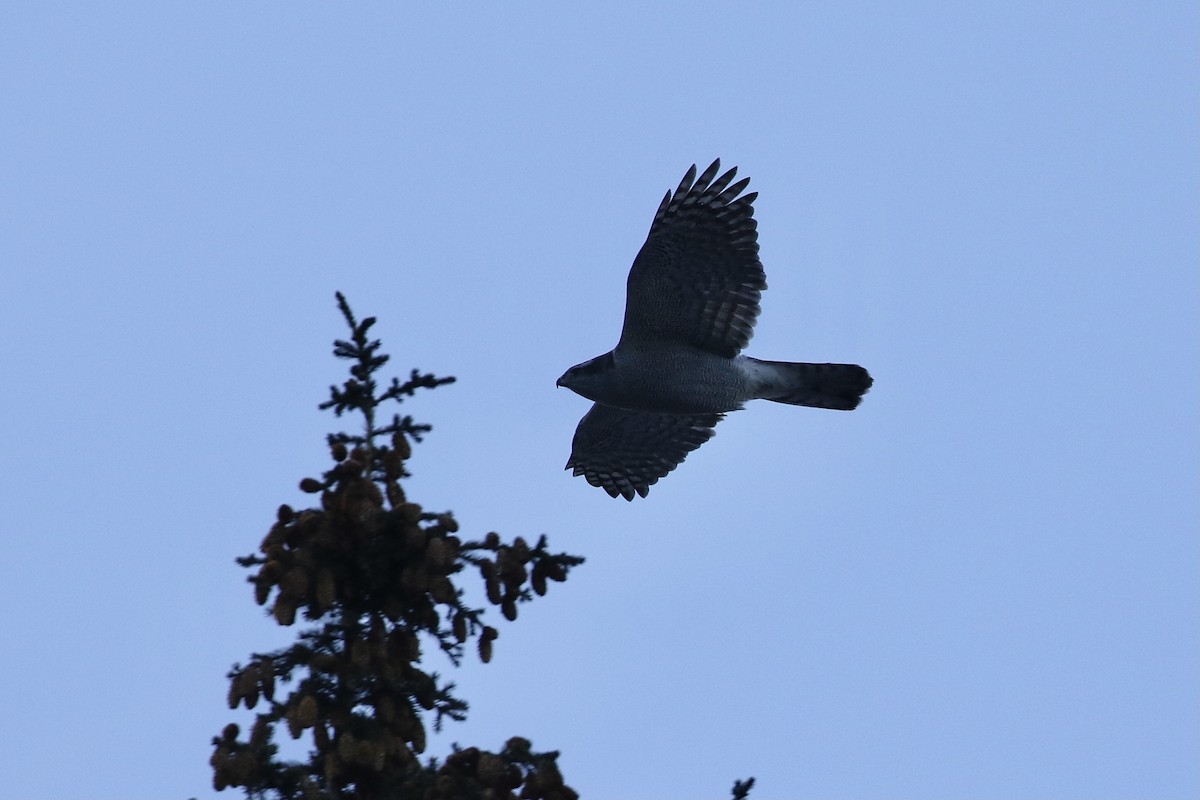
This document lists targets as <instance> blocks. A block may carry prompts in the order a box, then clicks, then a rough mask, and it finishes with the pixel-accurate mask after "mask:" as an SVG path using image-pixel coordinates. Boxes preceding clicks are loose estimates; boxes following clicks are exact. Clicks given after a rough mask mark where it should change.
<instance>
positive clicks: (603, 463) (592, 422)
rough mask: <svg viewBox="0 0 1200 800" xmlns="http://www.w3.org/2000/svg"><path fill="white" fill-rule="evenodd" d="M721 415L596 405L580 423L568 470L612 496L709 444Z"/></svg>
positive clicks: (640, 490) (651, 479) (639, 488)
mask: <svg viewBox="0 0 1200 800" xmlns="http://www.w3.org/2000/svg"><path fill="white" fill-rule="evenodd" d="M722 416H723V415H721V414H656V413H654V412H650V411H626V410H625V409H622V408H616V407H614V406H606V405H601V404H600V403H596V404H594V405H593V406H592V410H591V411H589V412H588V413H587V414H585V415H584V417H583V419H581V420H580V421H579V427H577V428H576V429H575V438H574V440H573V441H572V442H571V458H570V459H569V460H568V461H567V469H569V470H573V471H574V472H573V474H575V475H582V476H584V477H585V478H587V482H588V483H590V484H591V485H592V486H599V487H600V488H601V489H603V490H604V491H606V492H608V493H609V494H610V495H611V496H613V497H616V496H617V495H621V496H622V497H624V498H625V499H626V500H632V499H633V495H634V493H635V492H636V493H637V494H640V495H641V496H642V497H645V496H646V494H647V492H649V491H650V486H651V485H652V484H654V483H655V482H657V481H658V479H659V478H661V477H662V476H664V475H666V474H667V473H668V472H670V471H671V470H673V469H675V467H677V466H678V465H679V463H680V462H682V461H683V459H685V458H686V457H687V454H688V453H690V452H692V451H693V450H695V449H696V448H697V447H699V446H700V445H702V444H704V443H705V442H707V441H708V440H709V439H710V438H711V437H712V435H713V426H714V425H716V424H717V423H718V422H719V421H720V420H721V417H722Z"/></svg>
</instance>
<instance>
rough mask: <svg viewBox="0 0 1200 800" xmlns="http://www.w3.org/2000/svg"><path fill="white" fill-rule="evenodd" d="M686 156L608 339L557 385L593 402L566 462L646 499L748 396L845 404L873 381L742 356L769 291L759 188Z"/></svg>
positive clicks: (839, 370)
mask: <svg viewBox="0 0 1200 800" xmlns="http://www.w3.org/2000/svg"><path fill="white" fill-rule="evenodd" d="M720 169H721V161H720V159H717V160H716V161H714V162H713V163H712V165H711V166H710V167H709V168H708V169H706V170H704V172H703V173H702V174H701V175H700V177H699V178H697V177H696V166H695V165H694V164H693V165H692V167H691V169H689V170H688V171H687V174H686V175H684V176H683V180H682V181H680V183H679V187H678V188H676V189H675V191H674V192H667V196H666V197H664V198H663V201H662V203H660V204H659V206H658V211H657V212H656V213H655V215H654V222H653V223H652V224H651V225H650V233H649V235H648V236H647V237H646V243H645V244H643V245H642V249H641V250H640V251H639V252H638V254H637V258H635V259H634V261H633V268H632V269H630V270H629V281H628V283H627V285H626V301H625V324H624V327H623V328H622V329H621V338H620V340H619V341H618V342H617V346H616V347H614V348H613V349H612V350H611V351H610V352H607V353H605V354H604V355H602V356H597V357H596V358H593V359H591V360H590V361H585V362H583V363H582V364H577V365H576V366H574V367H571V368H570V369H569V370H567V371H566V372H565V373H563V376H562V377H561V378H559V379H558V385H559V386H565V387H567V388H568V389H571V390H572V391H574V392H576V393H578V394H580V395H583V396H584V397H586V398H587V399H589V400H592V401H594V404H593V405H592V408H591V410H590V411H588V413H587V414H585V415H584V417H583V419H582V420H580V421H579V427H578V428H576V430H575V438H574V440H573V441H572V443H571V458H570V459H569V460H568V461H567V466H566V468H567V469H569V470H573V471H574V472H573V474H574V475H582V476H583V477H584V478H586V479H587V482H588V483H590V484H591V485H593V486H598V487H600V488H602V489H604V491H606V492H608V493H609V495H611V496H612V497H616V496H618V495H620V496H621V497H624V498H625V499H626V500H632V499H633V497H634V495H635V494H638V495H641V496H642V497H645V496H646V494H647V493H648V492H649V491H650V487H651V486H652V485H653V484H654V483H656V482H657V481H658V479H659V478H661V477H663V476H664V475H666V474H667V473H668V472H670V471H671V470H673V469H675V467H677V466H678V465H679V464H680V463H681V462H682V461H683V460H684V459H685V458H686V457H687V455H688V453H690V452H692V451H693V450H695V449H696V448H697V447H699V446H700V445H702V444H704V443H705V442H706V441H708V439H709V438H710V437H711V436H712V435H713V433H714V431H713V426H714V425H716V424H717V422H719V421H720V420H721V418H722V417H723V416H724V415H725V413H726V412H728V411H736V410H738V409H740V408H742V407H743V405H745V403H746V401H747V400H755V399H760V398H761V399H764V400H772V401H774V402H776V403H788V404H791V405H797V406H812V407H814V408H833V409H838V410H843V411H849V410H851V409H854V408H856V407H857V406H858V404H859V401H861V400H862V396H863V395H864V394H865V393H866V391H867V390H868V389H869V388H871V383H872V380H871V376H870V375H869V374H868V373H867V371H866V370H865V369H863V368H862V367H860V366H858V365H857V364H798V363H789V362H785V361H761V360H759V359H757V358H751V357H749V356H744V355H741V354H740V353H741V351H742V349H743V348H745V346H746V345H747V344H748V343H749V342H750V337H751V336H752V335H753V334H754V323H755V320H757V319H758V313H759V307H758V301H759V298H760V297H761V296H762V291H763V290H764V289H766V288H767V282H766V277H765V276H764V274H763V268H762V263H761V262H760V261H759V260H758V223H757V222H756V221H755V219H754V199H755V198H756V197H757V196H758V193H757V192H750V193H749V194H742V192H743V191H744V190H745V188H746V186H747V185H748V184H749V183H750V179H749V178H743V179H742V180H740V181H738V182H737V183H733V178H734V176H735V175H736V174H737V168H736V167H735V168H733V169H731V170H729V171H728V172H726V173H724V174H723V175H721V176H720V177H717V173H718V172H720Z"/></svg>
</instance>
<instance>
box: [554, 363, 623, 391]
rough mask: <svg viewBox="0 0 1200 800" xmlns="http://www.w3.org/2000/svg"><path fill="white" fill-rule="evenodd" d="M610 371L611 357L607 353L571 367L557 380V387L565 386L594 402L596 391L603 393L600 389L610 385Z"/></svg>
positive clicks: (611, 365) (611, 366)
mask: <svg viewBox="0 0 1200 800" xmlns="http://www.w3.org/2000/svg"><path fill="white" fill-rule="evenodd" d="M612 371H613V356H612V353H611V352H609V353H605V354H604V355H602V356H596V357H595V358H593V359H590V360H588V361H585V362H583V363H582V364H576V365H575V366H573V367H571V368H570V369H569V370H567V371H566V372H564V373H563V375H562V377H561V378H559V379H558V384H557V385H558V386H565V387H567V388H568V389H570V390H571V391H572V392H575V393H576V394H581V395H583V396H584V397H586V398H587V399H588V400H595V399H596V395H597V393H598V392H597V390H600V393H603V390H602V387H604V386H606V385H607V384H608V383H610V381H611V375H612Z"/></svg>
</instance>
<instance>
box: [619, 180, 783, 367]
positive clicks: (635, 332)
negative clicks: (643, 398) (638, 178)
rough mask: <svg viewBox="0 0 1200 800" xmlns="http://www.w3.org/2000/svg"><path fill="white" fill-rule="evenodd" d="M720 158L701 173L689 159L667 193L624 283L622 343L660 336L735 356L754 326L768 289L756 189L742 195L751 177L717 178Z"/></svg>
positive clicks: (666, 341) (645, 341)
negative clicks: (756, 217)
mask: <svg viewBox="0 0 1200 800" xmlns="http://www.w3.org/2000/svg"><path fill="white" fill-rule="evenodd" d="M720 169H721V161H720V159H718V160H716V161H714V162H713V163H712V166H710V167H709V168H708V169H706V170H704V173H703V174H702V175H701V176H700V177H699V179H697V178H696V167H695V165H693V166H692V168H691V169H689V170H688V172H687V174H686V175H684V176H683V181H682V182H680V184H679V187H678V188H677V189H676V190H675V191H674V192H673V193H672V192H668V193H667V196H666V197H665V198H663V201H662V204H660V205H659V207H658V212H657V213H656V214H655V215H654V223H653V224H652V225H651V226H650V234H649V235H648V236H647V237H646V243H645V244H644V245H642V249H641V251H639V252H638V255H637V258H636V259H634V262H633V268H632V269H631V270H630V271H629V282H628V284H627V286H626V293H627V294H626V300H625V326H624V328H623V329H622V331H621V341H620V343H619V344H618V345H617V348H618V349H620V348H621V347H623V346H624V347H635V348H636V347H641V346H644V345H646V344H650V345H653V344H655V343H658V342H662V343H664V344H689V345H692V346H695V347H700V348H702V349H704V350H708V351H711V352H713V353H716V354H717V355H721V356H726V357H730V358H731V357H733V356H735V355H737V353H738V351H740V350H741V349H742V348H743V347H745V346H746V344H747V343H748V342H749V341H750V337H751V336H752V335H753V333H754V321H755V320H756V319H757V318H758V301H759V297H760V296H761V293H762V290H763V289H766V288H767V281H766V277H765V276H764V275H763V268H762V263H761V262H760V261H759V260H758V230H757V228H758V223H757V222H755V220H754V206H753V202H754V198H756V197H757V196H758V193H757V192H751V193H750V194H747V195H743V196H741V197H738V195H739V194H741V192H742V190H743V189H745V188H746V185H747V184H748V183H749V182H750V179H749V178H743V179H742V180H740V181H738V182H737V183H734V184H732V185H731V184H730V182H731V181H732V180H733V177H734V175H736V174H737V168H734V169H731V170H729V171H728V172H726V173H725V174H724V175H722V176H721V177H719V178H716V180H713V178H714V177H716V174H717V172H718V171H719V170H720Z"/></svg>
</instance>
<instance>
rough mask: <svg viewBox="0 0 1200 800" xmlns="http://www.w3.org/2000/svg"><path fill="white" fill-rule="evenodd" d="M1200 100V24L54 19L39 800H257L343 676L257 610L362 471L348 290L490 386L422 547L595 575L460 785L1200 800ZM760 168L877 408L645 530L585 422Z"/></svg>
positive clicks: (767, 413) (634, 9) (786, 303)
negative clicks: (456, 541) (285, 680)
mask: <svg viewBox="0 0 1200 800" xmlns="http://www.w3.org/2000/svg"><path fill="white" fill-rule="evenodd" d="M1198 52H1200V7H1197V5H1196V4H1194V3H1186V2H1181V1H1179V0H1177V1H1175V2H1137V3H1134V2H1122V3H1117V2H1087V3H1083V2H1078V3H1075V2H1066V3H1045V2H1024V0H1017V1H1016V2H1014V0H1006V2H1002V3H1001V2H985V3H957V2H940V3H939V2H914V3H857V2H848V3H832V2H829V3H799V2H762V3H728V2H723V3H697V4H679V3H642V2H607V3H602V4H578V3H569V4H562V3H547V2H539V3H524V2H505V3H466V2H457V3H426V2H386V3H384V2H363V3H333V2H303V3H282V2H260V1H258V0H255V1H254V2H246V1H245V0H239V2H222V1H220V0H212V1H211V2H202V3H162V2H126V3H121V2H118V3H94V2H86V3H85V2H53V1H52V0H39V2H23V0H13V1H12V2H8V3H6V4H4V7H3V10H0V342H2V344H0V369H2V375H3V384H2V388H0V416H2V418H3V420H4V423H3V429H4V432H3V444H2V445H0V469H2V473H0V474H2V475H3V481H2V482H0V507H2V508H3V522H2V523H0V537H2V538H0V541H2V542H3V556H2V557H0V614H2V615H3V616H2V618H3V622H4V628H5V636H4V642H5V644H4V649H3V652H4V658H3V666H2V667H0V678H2V680H3V684H4V691H3V692H0V775H2V776H3V781H2V782H3V789H0V794H3V795H4V796H5V797H12V798H51V797H55V798H98V799H100V800H108V799H109V798H111V799H112V800H117V798H122V799H129V798H132V799H133V800H138V799H139V798H147V799H149V798H172V797H174V798H185V797H189V796H193V795H194V796H196V797H198V798H210V797H215V796H217V795H215V793H213V792H212V790H211V785H210V770H209V767H208V764H207V760H208V756H209V754H210V747H209V739H210V737H212V736H213V735H215V734H216V733H218V732H219V731H220V729H221V727H222V726H223V725H224V724H226V723H227V722H230V721H240V722H243V723H244V722H245V721H246V720H247V719H249V718H250V715H249V714H247V713H246V712H245V711H244V710H240V711H238V712H236V713H235V712H232V711H230V710H229V709H228V708H227V707H226V706H225V692H226V682H225V672H226V671H227V669H228V668H229V666H230V665H231V664H232V663H233V662H234V661H238V660H245V658H246V656H247V655H248V654H249V653H250V652H252V651H254V650H265V649H269V648H272V647H276V646H280V645H282V644H283V643H285V642H287V641H289V640H290V638H291V636H292V635H294V631H291V630H288V631H281V630H279V629H277V628H276V627H275V626H274V625H273V624H272V623H269V622H268V621H267V620H265V619H264V618H263V616H262V612H261V611H260V609H259V608H258V607H257V606H255V605H254V603H253V600H252V597H251V592H250V591H249V587H247V586H246V584H245V583H244V573H243V571H242V570H240V569H239V568H237V567H236V566H235V565H234V563H233V558H234V557H235V556H238V555H243V554H246V553H248V552H250V551H252V550H253V549H254V548H255V547H256V546H257V544H258V542H259V540H260V539H261V537H262V535H263V534H264V533H265V531H266V529H267V527H268V526H269V525H270V523H271V521H272V519H273V514H274V509H275V508H276V506H277V505H278V504H279V503H281V502H291V503H303V502H304V500H305V496H303V495H301V494H300V492H299V491H298V489H297V488H296V484H297V482H298V481H299V479H300V478H302V477H304V476H307V475H314V474H317V473H318V472H319V471H321V470H323V469H324V468H325V467H326V465H327V463H328V462H327V455H326V452H325V448H324V444H323V434H324V433H325V432H326V431H328V430H331V429H334V427H335V420H334V419H333V418H332V417H331V416H328V415H325V414H321V413H319V412H318V411H317V409H316V406H317V404H318V403H319V402H320V401H321V400H323V399H324V398H325V396H326V391H327V388H326V387H327V386H328V385H329V384H330V383H331V382H334V381H337V380H339V379H340V378H341V376H342V366H341V365H340V364H337V363H335V362H334V360H333V359H332V358H331V357H330V355H329V353H330V342H331V340H332V339H333V338H335V337H339V336H342V335H343V332H344V329H343V327H342V323H341V321H340V319H339V317H338V315H337V312H336V309H335V307H334V299H333V293H334V291H335V290H339V289H340V290H342V291H343V292H345V293H346V294H347V295H348V297H349V299H350V301H351V304H352V305H353V307H354V308H355V310H356V311H357V312H358V313H359V314H361V315H364V316H365V315H368V314H373V315H377V316H378V317H379V318H380V323H379V325H378V326H377V328H376V331H377V332H378V334H379V335H380V336H382V337H383V338H384V341H385V345H386V346H387V349H388V351H389V352H391V353H392V354H393V355H394V357H395V361H394V362H393V366H394V367H395V371H396V372H397V373H398V374H401V375H404V374H406V373H407V371H408V369H409V368H410V367H414V366H415V367H419V368H421V369H424V370H431V371H434V372H437V373H439V374H451V375H455V376H457V377H458V379H459V382H458V383H457V384H455V385H453V386H449V387H445V388H441V389H438V390H436V391H435V392H427V393H424V394H422V395H419V396H418V397H417V398H416V399H414V400H413V401H411V402H410V403H408V404H407V405H406V407H405V410H406V411H407V412H408V413H412V414H414V415H415V416H416V417H417V418H418V419H419V420H423V421H426V422H429V423H432V424H433V425H434V431H433V433H432V434H431V435H430V436H429V438H428V439H427V440H426V443H425V444H423V445H421V446H419V447H418V449H417V454H416V456H415V458H414V460H413V462H412V464H411V466H412V469H413V470H414V472H415V477H414V478H413V479H412V480H411V481H410V482H409V484H408V490H409V494H410V496H411V497H412V498H414V499H415V500H417V501H418V502H421V503H423V504H425V505H426V506H428V507H429V508H431V509H433V510H444V509H452V510H453V511H454V512H455V513H456V514H457V516H458V518H459V520H460V522H461V524H462V526H463V531H464V533H466V534H468V535H479V536H482V535H483V534H485V533H486V532H487V531H489V530H493V529H494V530H498V531H501V532H502V533H504V534H505V535H507V536H512V535H517V534H522V535H526V536H529V537H536V536H537V535H538V534H540V533H548V534H549V535H550V537H551V543H552V544H553V545H555V546H556V547H557V548H560V549H564V550H567V551H570V552H574V553H579V554H582V555H585V556H587V558H588V563H587V564H586V565H585V566H584V567H583V568H581V569H580V570H579V571H578V572H577V574H575V575H574V576H573V577H572V579H571V580H570V581H569V582H568V583H567V584H565V585H562V586H555V587H553V589H552V591H551V593H550V595H549V597H548V598H546V599H543V600H541V601H539V602H537V603H535V604H533V605H532V606H529V607H526V608H524V609H523V611H522V616H521V618H520V619H519V620H518V621H517V623H515V624H507V623H504V622H503V621H500V623H498V626H499V627H500V629H501V636H500V639H499V640H498V642H497V644H496V656H495V659H494V661H493V663H492V664H490V665H487V666H482V665H479V664H477V663H475V662H474V661H473V660H470V659H469V661H470V664H469V666H468V667H467V668H465V669H463V670H460V671H459V672H458V674H457V675H456V676H455V678H456V680H458V682H459V685H460V687H461V689H462V693H463V694H464V695H465V696H466V697H467V698H468V699H469V700H470V701H471V704H472V709H471V714H470V717H469V719H468V720H467V721H466V722H465V723H463V724H459V725H455V726H453V727H451V728H450V729H449V731H448V733H447V734H446V735H444V736H442V737H439V738H436V739H434V740H433V741H432V743H431V747H430V751H429V752H430V753H431V754H434V753H439V752H440V753H444V752H446V751H447V750H448V748H449V745H450V742H452V741H459V742H462V743H464V744H478V745H480V746H485V747H491V748H498V747H500V746H501V745H502V744H503V742H504V740H505V739H506V738H507V737H509V736H511V735H514V734H520V735H523V736H527V737H529V738H531V739H532V740H533V742H534V744H535V746H536V747H539V748H544V749H560V750H562V753H563V755H562V761H561V765H562V768H563V770H564V773H565V775H566V777H567V779H568V782H569V783H571V784H572V785H573V786H574V787H575V788H576V789H578V790H579V791H581V792H582V793H583V795H584V796H585V797H587V798H600V799H605V798H630V799H632V800H641V799H642V798H705V797H707V798H720V797H724V796H727V794H728V789H729V787H730V785H731V784H732V782H733V780H734V779H735V778H739V777H747V776H750V775H754V776H756V777H757V778H758V780H759V783H758V786H757V787H756V789H755V791H754V793H753V794H752V795H751V796H752V798H754V800H782V799H783V798H789V799H790V798H865V799H870V798H914V800H915V799H916V798H922V799H929V798H935V799H936V798H945V799H946V800H951V799H958V798H972V799H977V798H978V799H986V798H996V799H997V800H1006V799H1009V798H1023V799H1024V800H1041V799H1043V798H1045V799H1049V798H1056V799H1057V798H1080V799H1081V800H1082V799H1085V798H1086V799H1087V800H1097V799H1104V798H1156V799H1158V800H1175V799H1176V798H1178V799H1179V800H1183V799H1184V798H1195V797H1197V796H1200V500H1198V493H1200V490H1198V487H1200V144H1198V143H1200V73H1198V69H1197V60H1196V56H1197V53H1198ZM717 156H719V157H721V158H722V159H723V162H724V163H725V164H727V165H730V166H732V165H737V166H738V167H739V169H740V172H739V174H744V175H748V176H750V177H751V178H752V179H753V182H752V184H751V189H753V190H757V191H759V192H760V193H761V195H760V198H759V200H758V202H757V218H758V220H759V231H760V241H761V244H762V258H763V262H764V265H765V267H766V272H767V277H768V281H769V283H770V286H771V288H770V290H769V291H768V292H766V294H765V295H764V298H763V314H762V317H761V318H760V321H759V325H758V329H757V330H758V333H757V336H756V338H755V339H754V341H753V342H752V343H751V346H750V348H749V350H748V352H749V353H750V354H752V355H756V356H759V357H764V358H778V359H789V360H802V361H853V362H857V363H861V364H863V365H865V366H867V367H868V368H869V369H870V370H871V372H872V374H873V375H874V377H875V388H874V389H873V390H872V391H871V393H870V394H869V395H868V396H867V398H866V400H865V402H864V403H863V405H862V407H861V408H860V409H859V410H857V411H855V412H853V413H836V412H827V411H818V410H812V409H804V408H793V407H786V406H780V405H776V404H770V403H755V404H752V405H751V407H750V408H748V409H747V410H745V411H743V412H739V413H737V414H734V415H732V416H731V417H730V418H729V419H727V420H725V421H724V422H723V423H721V425H720V426H719V427H718V429H717V436H716V437H715V438H714V439H713V440H712V441H711V442H709V443H708V444H706V445H705V446H704V447H703V448H701V449H700V450H699V451H697V452H696V453H694V454H693V455H692V456H691V457H690V458H689V459H688V461H687V462H686V463H685V464H683V465H682V466H681V467H680V468H679V469H678V470H677V471H676V472H674V473H672V474H671V475H670V476H669V477H667V478H666V479H665V480H663V481H662V482H660V483H659V484H658V485H657V486H655V487H654V489H653V490H652V491H651V493H650V496H649V498H648V499H646V500H638V501H636V502H634V503H625V502H624V501H623V500H612V499H610V498H609V497H608V496H607V495H605V494H604V493H603V492H601V491H600V490H598V489H594V488H592V487H590V486H588V485H587V484H586V483H585V482H584V481H583V480H582V479H578V478H572V477H571V476H570V474H569V473H567V472H564V471H563V469H562V466H563V464H564V462H565V461H566V458H567V455H568V452H569V448H570V441H571V435H572V432H573V430H574V427H575V424H576V422H577V420H578V419H579V417H580V416H581V415H582V414H583V413H584V411H585V410H586V409H587V408H588V403H587V402H586V401H584V400H583V399H582V398H579V397H577V396H575V395H574V394H572V393H570V392H569V391H567V390H565V389H556V388H555V386H554V382H555V379H556V378H557V377H558V375H559V374H560V373H561V372H562V371H563V370H564V369H565V368H566V367H568V366H570V365H572V364H575V363H578V362H580V361H583V360H585V359H587V358H590V357H592V356H595V355H597V354H599V353H602V352H604V351H606V350H608V349H609V348H610V347H611V346H612V345H613V344H614V343H615V341H616V338H617V335H618V332H619V327H620V322H621V313H622V308H623V303H624V281H625V276H626V274H627V270H628V268H629V264H630V262H631V260H632V258H633V256H634V254H635V253H636V252H637V249H638V247H639V246H640V245H641V243H642V241H643V238H644V236H645V233H646V230H647V229H648V227H649V224H650V220H651V218H652V215H653V213H654V210H655V208H656V207H657V204H658V202H659V200H660V199H661V198H662V195H663V193H664V192H665V191H666V190H668V189H670V188H672V187H674V185H675V184H676V183H677V182H678V180H679V178H680V177H681V175H682V174H683V172H684V171H685V170H686V169H687V167H688V166H689V165H690V164H692V163H693V162H699V163H700V164H701V166H702V167H703V166H704V165H705V164H707V162H708V161H710V160H711V159H712V158H714V157H717ZM495 616H496V617H497V618H498V617H499V615H498V614H497V615H495ZM434 666H438V665H437V664H436V663H435V664H434ZM442 669H443V671H445V669H446V667H445V666H443V667H442ZM220 796H223V797H236V796H240V794H239V793H236V792H227V793H225V794H223V795H220Z"/></svg>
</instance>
